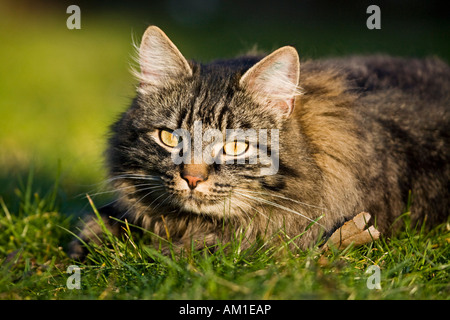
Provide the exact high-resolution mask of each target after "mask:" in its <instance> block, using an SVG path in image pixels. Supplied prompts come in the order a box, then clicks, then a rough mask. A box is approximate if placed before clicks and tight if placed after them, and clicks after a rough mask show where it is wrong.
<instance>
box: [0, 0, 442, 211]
mask: <svg viewBox="0 0 450 320" xmlns="http://www.w3.org/2000/svg"><path fill="white" fill-rule="evenodd" d="M243 2H244V1H237V0H228V1H227V0H187V1H177V0H167V1H146V2H142V3H141V2H133V3H127V2H125V1H96V2H94V3H93V2H92V1H74V2H72V1H71V2H69V1H56V0H55V1H36V0H34V1H12V0H11V1H5V0H2V2H1V3H0V196H2V197H3V198H4V199H5V200H6V201H9V200H11V198H12V197H13V195H14V189H15V188H16V187H17V186H18V185H20V183H19V181H20V180H21V179H22V180H23V179H24V178H25V177H26V176H27V174H28V172H29V170H30V167H33V168H34V169H33V170H34V184H35V190H37V191H39V190H44V191H45V190H47V188H49V186H51V185H52V184H53V183H54V181H55V179H56V176H57V171H58V166H59V165H58V164H59V163H60V166H61V176H60V185H61V188H60V199H61V209H62V210H63V211H65V212H69V213H72V212H78V211H79V210H80V207H81V206H82V205H84V203H85V202H86V201H85V200H83V199H82V197H77V195H79V194H84V193H86V192H92V191H93V190H96V186H95V184H96V183H99V182H101V181H103V180H104V179H105V170H104V168H103V162H102V161H103V158H102V153H103V151H104V149H105V141H106V137H107V133H108V126H109V125H110V124H111V123H112V122H113V121H114V119H116V118H117V116H118V115H119V114H120V112H121V111H123V110H125V109H126V108H127V106H128V104H129V102H130V101H131V99H132V97H133V95H134V86H135V85H136V82H135V80H134V79H133V78H132V77H131V75H130V72H129V67H130V64H132V58H131V56H132V54H133V47H132V44H131V42H132V39H133V38H134V39H135V40H137V42H139V39H140V37H141V35H142V33H143V32H144V30H145V29H146V27H147V26H148V25H158V26H159V27H160V28H162V29H163V30H164V31H165V32H166V33H167V35H168V36H169V37H170V38H171V39H172V40H173V41H174V43H175V44H176V45H177V46H178V48H179V49H180V51H181V52H182V53H183V54H184V55H185V57H187V58H189V59H197V60H200V61H209V60H211V59H214V58H223V57H232V56H235V55H237V54H240V53H243V52H245V51H246V50H249V49H250V48H252V47H253V46H254V45H257V47H258V48H259V49H262V50H266V51H270V50H273V49H276V48H278V47H280V46H283V45H287V44H290V45H294V46H296V47H297V48H298V50H299V53H300V56H301V59H305V58H317V57H323V56H336V55H339V56H341V55H345V54H359V53H361V54H369V53H379V52H382V53H389V54H393V55H400V56H416V57H423V56H429V55H437V56H439V57H441V58H443V59H444V60H446V61H447V62H448V61H449V59H450V50H449V48H450V41H449V40H450V37H449V34H450V33H449V31H450V28H449V27H450V23H449V19H448V13H447V11H446V10H445V9H444V6H443V4H444V2H440V1H420V2H417V1H399V0H398V1H390V2H387V1H312V0H309V1H285V0H278V1H245V4H243ZM71 4H77V5H78V6H79V7H80V9H81V30H69V29H67V27H66V20H67V18H68V17H69V15H70V14H67V13H66V8H67V7H68V6H69V5H71ZM370 4H377V5H378V6H379V7H380V8H381V30H369V29H367V27H366V20H367V18H368V17H369V14H367V13H366V9H367V7H368V6H369V5H370Z"/></svg>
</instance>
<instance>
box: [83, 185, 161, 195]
mask: <svg viewBox="0 0 450 320" xmlns="http://www.w3.org/2000/svg"><path fill="white" fill-rule="evenodd" d="M146 186H148V187H153V186H155V187H157V185H154V184H151V183H143V184H137V185H132V186H127V187H121V188H115V189H112V190H107V191H100V192H96V193H89V192H88V194H89V196H90V197H95V196H98V195H102V194H107V193H114V192H119V191H122V190H127V189H131V188H136V187H146ZM136 191H139V190H136Z"/></svg>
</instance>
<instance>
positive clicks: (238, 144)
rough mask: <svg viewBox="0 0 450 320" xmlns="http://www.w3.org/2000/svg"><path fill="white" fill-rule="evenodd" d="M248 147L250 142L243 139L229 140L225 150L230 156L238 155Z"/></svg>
mask: <svg viewBox="0 0 450 320" xmlns="http://www.w3.org/2000/svg"><path fill="white" fill-rule="evenodd" d="M247 149H248V143H246V142H243V141H232V142H228V143H227V144H226V145H224V146H223V151H224V152H225V153H226V154H227V155H229V156H238V155H241V154H243V153H244V152H245V151H247Z"/></svg>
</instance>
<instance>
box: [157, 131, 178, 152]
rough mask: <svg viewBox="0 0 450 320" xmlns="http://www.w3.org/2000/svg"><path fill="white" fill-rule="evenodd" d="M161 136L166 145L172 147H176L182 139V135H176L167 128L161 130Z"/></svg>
mask: <svg viewBox="0 0 450 320" xmlns="http://www.w3.org/2000/svg"><path fill="white" fill-rule="evenodd" d="M159 138H160V139H161V141H162V142H163V143H164V144H165V145H166V146H169V147H171V148H173V147H176V146H177V145H178V144H179V143H180V141H181V137H179V136H177V135H174V134H173V133H172V132H170V131H167V130H161V131H160V132H159Z"/></svg>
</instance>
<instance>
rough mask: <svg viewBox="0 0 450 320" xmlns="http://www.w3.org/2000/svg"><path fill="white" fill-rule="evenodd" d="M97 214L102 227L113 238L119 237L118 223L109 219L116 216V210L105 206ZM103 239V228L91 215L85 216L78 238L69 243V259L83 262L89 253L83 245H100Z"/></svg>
mask: <svg viewBox="0 0 450 320" xmlns="http://www.w3.org/2000/svg"><path fill="white" fill-rule="evenodd" d="M99 213H100V217H101V218H102V221H103V225H104V227H106V229H108V231H109V232H111V233H112V234H113V235H114V236H119V235H120V233H121V228H120V223H118V222H117V221H115V220H112V219H111V218H110V217H111V216H113V217H114V216H116V213H117V211H116V209H115V208H114V207H112V206H105V207H103V208H100V209H99ZM104 237H105V234H104V228H103V226H102V225H101V224H100V223H99V221H98V219H97V217H96V216H95V215H93V214H92V215H88V216H86V217H85V218H84V219H83V222H82V226H81V231H80V232H79V234H78V237H77V238H76V239H74V240H72V241H71V242H70V243H69V250H68V255H69V257H70V258H72V259H75V260H83V259H84V258H85V257H86V255H87V254H88V252H89V250H88V249H87V248H86V246H85V245H84V244H87V245H89V244H90V243H95V244H101V243H102V242H103V239H104Z"/></svg>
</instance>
